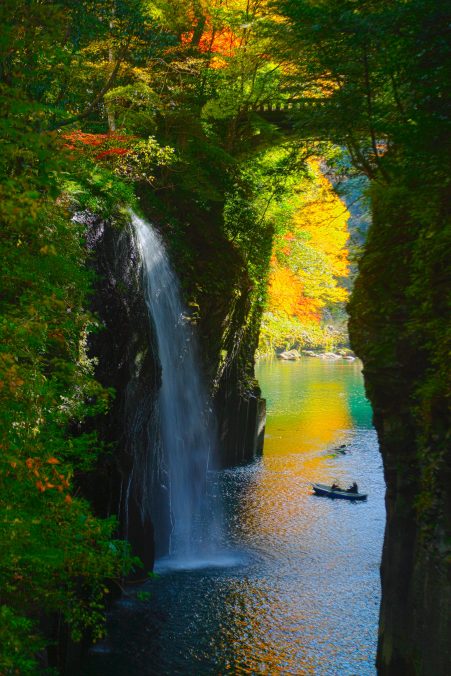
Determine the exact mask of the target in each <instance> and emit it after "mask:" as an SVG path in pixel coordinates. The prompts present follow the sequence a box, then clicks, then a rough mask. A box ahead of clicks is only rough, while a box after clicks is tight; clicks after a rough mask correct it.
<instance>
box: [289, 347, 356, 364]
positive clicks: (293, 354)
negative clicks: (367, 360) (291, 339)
mask: <svg viewBox="0 0 451 676" xmlns="http://www.w3.org/2000/svg"><path fill="white" fill-rule="evenodd" d="M276 356H277V358H278V359H282V360H284V361H298V360H299V359H302V357H316V358H317V359H324V360H325V361H335V360H337V359H344V360H345V361H355V359H356V356H355V354H354V352H353V351H352V350H348V349H346V348H343V349H339V350H337V351H336V352H315V351H314V350H301V351H299V350H286V351H284V352H279V353H277V354H276Z"/></svg>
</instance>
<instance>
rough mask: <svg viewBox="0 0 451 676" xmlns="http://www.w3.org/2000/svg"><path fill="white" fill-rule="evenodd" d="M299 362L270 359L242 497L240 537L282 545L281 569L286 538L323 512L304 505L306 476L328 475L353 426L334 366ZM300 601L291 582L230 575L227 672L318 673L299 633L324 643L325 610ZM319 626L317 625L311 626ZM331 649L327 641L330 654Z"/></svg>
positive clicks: (307, 526) (306, 528)
mask: <svg viewBox="0 0 451 676" xmlns="http://www.w3.org/2000/svg"><path fill="white" fill-rule="evenodd" d="M300 366H301V365H300V364H299V363H298V364H290V363H289V364H283V365H281V364H276V367H275V372H276V374H277V376H278V378H277V385H276V391H275V392H274V393H273V397H274V400H273V402H269V410H268V419H267V426H266V437H265V447H264V455H263V458H262V463H261V468H260V471H259V472H257V474H256V477H255V480H254V481H252V482H250V483H249V484H248V485H247V487H246V488H245V490H244V491H243V494H242V498H241V515H240V528H241V529H242V536H243V540H246V539H247V540H248V542H249V543H252V546H253V547H254V548H257V549H258V548H259V546H261V547H262V549H263V548H264V547H265V543H267V542H268V541H272V542H273V543H275V542H277V543H278V545H277V546H276V550H277V552H278V554H279V555H280V552H281V551H283V550H284V545H287V552H286V556H285V560H284V562H283V565H288V569H289V566H290V556H292V554H291V553H289V551H288V548H289V545H290V543H292V541H293V538H296V537H297V536H298V537H299V542H301V541H302V539H303V538H305V537H306V534H307V533H308V532H309V531H311V530H313V532H315V529H316V527H317V525H318V521H319V520H321V519H322V514H321V511H319V510H314V509H311V508H309V502H308V501H309V500H310V495H311V486H310V483H309V482H311V481H320V482H322V481H324V482H326V483H327V482H330V480H331V471H332V472H334V471H336V470H335V469H334V465H333V462H332V467H331V457H333V456H331V449H332V448H333V447H334V446H337V445H339V444H340V443H343V442H344V438H345V436H344V435H345V434H346V433H347V434H348V435H349V431H350V430H352V427H353V420H352V415H351V411H350V408H349V405H348V397H347V394H348V392H347V389H346V383H345V382H344V381H342V380H340V379H338V380H337V369H336V365H334V367H335V368H334V369H333V370H332V369H330V368H329V366H330V365H329V364H324V363H319V362H318V363H317V364H315V365H313V364H310V363H309V364H308V372H307V374H306V373H305V372H300V371H301V369H300ZM267 368H268V367H267ZM270 368H271V367H270V366H269V369H270ZM345 368H346V369H347V371H346V374H347V375H348V374H349V372H350V371H351V372H352V371H354V372H355V374H356V375H357V378H360V368H359V367H357V369H356V370H354V369H353V368H352V366H351V365H350V364H346V365H345ZM300 379H302V382H300ZM272 385H273V387H274V382H272ZM263 394H265V392H263ZM301 514H302V518H300V515H301ZM299 554H300V553H296V554H295V556H296V559H297V557H298V556H299ZM298 566H299V561H298V560H296V561H293V569H296V568H298ZM288 575H289V572H288ZM293 584H295V579H293ZM302 600H303V603H302V602H300V598H299V595H298V593H297V590H296V588H295V587H293V593H291V594H290V593H288V594H287V593H286V589H284V590H281V593H280V594H279V593H278V589H277V580H276V579H266V578H265V577H263V578H258V577H257V578H255V577H254V578H253V579H252V580H250V579H246V578H245V579H241V580H239V581H237V584H236V589H234V591H233V593H232V594H230V596H228V598H227V602H226V608H227V611H228V613H229V614H230V617H229V619H228V621H227V622H225V623H224V624H225V627H227V632H226V636H225V637H224V640H225V642H226V643H228V644H229V645H231V646H233V653H234V656H235V659H234V660H233V663H229V664H228V666H227V671H229V672H231V673H234V674H299V675H301V674H306V675H307V674H317V673H319V672H318V668H320V669H321V673H324V672H323V671H322V669H323V668H324V669H325V670H327V665H326V664H324V665H323V666H322V667H320V664H321V661H322V660H321V657H319V656H318V654H316V655H315V657H312V655H311V653H309V651H308V650H307V649H305V648H304V647H303V645H302V644H301V643H300V640H299V638H300V636H302V635H303V634H305V633H306V630H307V632H308V631H309V630H310V631H311V632H312V635H313V636H314V640H315V641H316V643H317V644H318V645H321V643H327V641H328V638H329V637H328V632H327V624H328V622H327V621H325V622H323V621H322V619H321V613H324V610H323V609H319V608H318V604H317V602H316V601H315V599H314V598H310V603H308V604H306V603H305V601H306V595H305V591H304V592H303V598H302ZM325 617H327V613H326V616H325ZM321 625H324V626H323V631H320V632H319V633H318V629H319V628H321ZM281 636H282V637H283V640H281ZM293 644H294V645H297V646H298V648H297V650H293ZM307 644H308V641H307ZM333 653H334V649H333V647H332V649H331V648H330V646H329V649H328V655H329V656H328V659H329V660H330V659H331V655H333Z"/></svg>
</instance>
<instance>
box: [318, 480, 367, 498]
mask: <svg viewBox="0 0 451 676" xmlns="http://www.w3.org/2000/svg"><path fill="white" fill-rule="evenodd" d="M312 488H313V490H314V491H315V495H322V496H325V497H327V498H340V499H342V500H366V498H367V494H366V493H352V492H351V491H344V490H342V489H340V488H332V486H326V484H313V483H312Z"/></svg>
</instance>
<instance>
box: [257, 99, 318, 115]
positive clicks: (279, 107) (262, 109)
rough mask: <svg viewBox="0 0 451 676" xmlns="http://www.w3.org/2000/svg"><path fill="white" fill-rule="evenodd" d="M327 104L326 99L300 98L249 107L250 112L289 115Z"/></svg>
mask: <svg viewBox="0 0 451 676" xmlns="http://www.w3.org/2000/svg"><path fill="white" fill-rule="evenodd" d="M326 103H327V99H325V98H302V99H301V98H299V99H286V100H285V101H278V102H277V103H270V102H266V103H254V104H252V105H250V106H249V110H251V111H252V112H255V113H278V112H280V113H287V112H290V111H295V110H303V109H305V108H320V107H322V106H324V105H325V104H326Z"/></svg>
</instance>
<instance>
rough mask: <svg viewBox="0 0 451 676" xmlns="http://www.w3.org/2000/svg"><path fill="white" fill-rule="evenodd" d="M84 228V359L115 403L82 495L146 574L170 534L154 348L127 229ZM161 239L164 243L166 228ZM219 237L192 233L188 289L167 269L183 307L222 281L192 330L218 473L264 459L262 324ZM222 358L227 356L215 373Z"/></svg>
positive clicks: (182, 272) (181, 269)
mask: <svg viewBox="0 0 451 676" xmlns="http://www.w3.org/2000/svg"><path fill="white" fill-rule="evenodd" d="M150 218H151V220H153V222H154V223H157V225H160V227H161V225H162V224H161V222H159V221H158V214H156V213H151V214H150ZM83 219H84V220H85V221H86V222H87V225H88V241H87V244H88V247H89V249H90V251H91V253H92V264H93V268H94V270H95V273H96V282H95V293H94V297H93V303H92V310H93V311H94V312H95V314H96V315H97V317H98V318H99V319H100V321H101V324H102V325H103V328H102V330H101V331H99V332H98V333H96V334H94V335H93V336H92V337H91V341H90V353H91V356H94V357H95V358H96V359H97V361H98V365H97V368H96V376H97V379H98V380H99V381H100V382H101V383H102V385H104V386H105V387H108V388H113V389H114V391H115V397H114V400H113V403H112V406H110V409H109V412H108V414H107V415H106V416H101V417H99V418H98V419H97V420H96V421H94V422H93V425H94V428H95V429H96V430H97V431H98V434H99V437H100V439H101V440H102V441H104V442H105V443H106V448H107V449H108V451H107V452H106V453H105V455H104V456H103V457H102V458H101V459H100V462H99V465H98V467H97V469H96V471H95V472H92V473H89V474H87V475H86V476H84V477H82V479H81V485H82V488H83V491H84V493H85V494H86V496H87V497H88V498H89V499H90V500H91V502H92V504H93V506H94V509H95V510H96V512H97V513H99V514H100V515H103V516H109V515H115V516H117V517H118V519H119V523H120V533H119V535H120V536H121V537H125V538H126V539H128V540H129V542H130V543H131V545H132V549H133V552H134V553H135V554H136V555H137V556H139V558H140V559H141V561H142V563H143V567H144V570H150V569H151V568H152V566H153V562H154V559H155V557H158V556H161V555H164V554H166V553H167V551H168V543H169V535H170V532H171V517H170V512H169V501H168V495H167V489H166V488H165V486H167V477H166V473H165V468H164V465H163V460H162V452H161V442H160V438H159V432H158V430H159V423H158V415H159V414H158V402H157V395H158V390H159V387H160V379H161V368H160V364H159V360H158V355H157V350H156V339H155V335H154V330H153V327H152V324H151V321H150V320H149V314H148V310H147V307H146V303H145V298H144V292H143V286H142V277H141V274H142V270H141V264H140V260H139V257H138V254H137V250H136V246H135V242H134V236H133V232H132V230H131V227H128V226H121V227H119V226H115V225H114V224H111V223H108V222H105V221H102V220H100V219H96V218H95V217H93V216H91V217H87V216H86V215H83ZM161 231H162V234H163V237H164V238H165V239H168V233H167V232H165V229H164V227H161ZM217 237H218V233H217V231H213V232H208V231H207V232H206V231H205V229H202V228H201V229H200V230H195V229H190V230H189V236H186V250H187V251H188V252H194V255H193V259H194V260H195V264H193V266H190V268H189V271H190V273H191V276H190V277H189V279H188V280H187V274H186V273H187V269H186V266H185V265H184V264H183V263H184V261H183V260H181V259H178V258H177V257H173V264H174V267H175V269H176V271H177V273H178V275H179V276H180V279H181V283H182V286H183V285H184V291H185V297H189V291H187V289H188V288H189V284H190V283H192V280H193V279H194V280H201V282H202V275H203V274H205V270H207V273H208V275H209V276H211V275H215V276H218V278H219V280H220V283H218V284H217V285H216V286H214V285H211V286H208V285H207V283H205V284H204V288H205V289H206V292H205V293H204V294H201V295H200V298H199V306H198V307H200V309H201V315H202V318H201V319H200V321H198V322H197V327H196V329H195V330H196V331H197V334H198V337H199V340H200V344H201V348H202V350H201V354H202V356H203V368H204V372H205V373H204V375H205V378H206V380H207V382H208V383H209V384H210V388H211V390H212V391H213V396H214V401H213V402H212V405H213V407H214V410H215V413H216V416H217V423H218V437H219V446H220V456H221V457H220V461H219V464H220V465H221V466H231V465H234V464H237V463H242V462H248V461H249V460H252V459H253V458H255V457H256V456H257V455H259V454H261V452H262V448H263V433H264V424H265V402H264V400H262V399H261V397H260V390H259V388H258V385H257V383H256V382H255V380H254V378H253V365H254V359H253V355H254V350H255V347H256V341H257V339H258V333H257V332H258V317H254V320H253V321H249V315H250V314H252V308H251V304H250V301H249V292H250V286H249V280H248V278H247V276H246V274H245V271H244V268H243V266H242V263H241V260H240V259H239V257H238V256H237V254H236V252H235V251H234V250H233V248H232V247H230V245H228V248H227V243H226V242H225V241H222V242H221V243H220V244H221V246H220V247H218V242H217V239H216V238H217ZM218 248H219V254H218ZM198 252H202V256H201V257H199V256H198V255H197V254H198ZM224 252H225V253H224ZM245 325H247V328H244V327H245ZM221 353H222V354H226V355H227V356H226V358H224V359H223V360H222V361H221V364H220V363H219V362H220V355H221ZM155 524H158V528H156V529H154V525H155ZM155 533H158V540H157V541H155ZM140 575H142V571H138V573H137V576H138V577H139V576H140Z"/></svg>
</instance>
